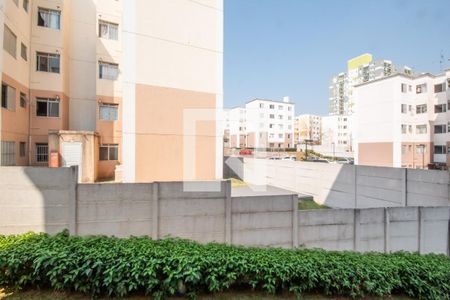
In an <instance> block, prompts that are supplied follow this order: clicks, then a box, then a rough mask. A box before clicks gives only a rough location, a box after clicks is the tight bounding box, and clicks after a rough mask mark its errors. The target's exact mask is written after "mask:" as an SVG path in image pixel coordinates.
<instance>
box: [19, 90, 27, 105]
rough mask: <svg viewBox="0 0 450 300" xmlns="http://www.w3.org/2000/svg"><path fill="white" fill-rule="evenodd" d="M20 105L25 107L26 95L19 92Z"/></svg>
mask: <svg viewBox="0 0 450 300" xmlns="http://www.w3.org/2000/svg"><path fill="white" fill-rule="evenodd" d="M20 107H24V108H25V107H27V95H26V94H24V93H20Z"/></svg>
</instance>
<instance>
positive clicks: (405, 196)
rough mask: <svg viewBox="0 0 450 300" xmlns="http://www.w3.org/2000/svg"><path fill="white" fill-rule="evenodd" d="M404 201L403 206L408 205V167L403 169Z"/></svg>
mask: <svg viewBox="0 0 450 300" xmlns="http://www.w3.org/2000/svg"><path fill="white" fill-rule="evenodd" d="M402 181H403V184H402V199H401V201H402V203H403V206H405V207H407V206H408V169H406V168H404V169H403V176H402Z"/></svg>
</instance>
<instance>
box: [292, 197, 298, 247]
mask: <svg viewBox="0 0 450 300" xmlns="http://www.w3.org/2000/svg"><path fill="white" fill-rule="evenodd" d="M297 247H298V196H297V195H292V248H297Z"/></svg>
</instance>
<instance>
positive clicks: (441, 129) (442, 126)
mask: <svg viewBox="0 0 450 300" xmlns="http://www.w3.org/2000/svg"><path fill="white" fill-rule="evenodd" d="M446 129H447V126H446V125H445V124H440V125H434V133H435V134H441V133H446V132H447V131H446Z"/></svg>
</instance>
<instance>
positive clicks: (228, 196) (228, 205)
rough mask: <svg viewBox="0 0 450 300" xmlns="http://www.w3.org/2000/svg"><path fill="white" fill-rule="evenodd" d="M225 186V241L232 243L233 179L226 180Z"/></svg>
mask: <svg viewBox="0 0 450 300" xmlns="http://www.w3.org/2000/svg"><path fill="white" fill-rule="evenodd" d="M223 186H224V188H225V243H226V244H229V245H231V243H232V236H231V234H232V233H231V205H232V202H231V201H232V199H231V180H226V181H225V183H224V185H223Z"/></svg>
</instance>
